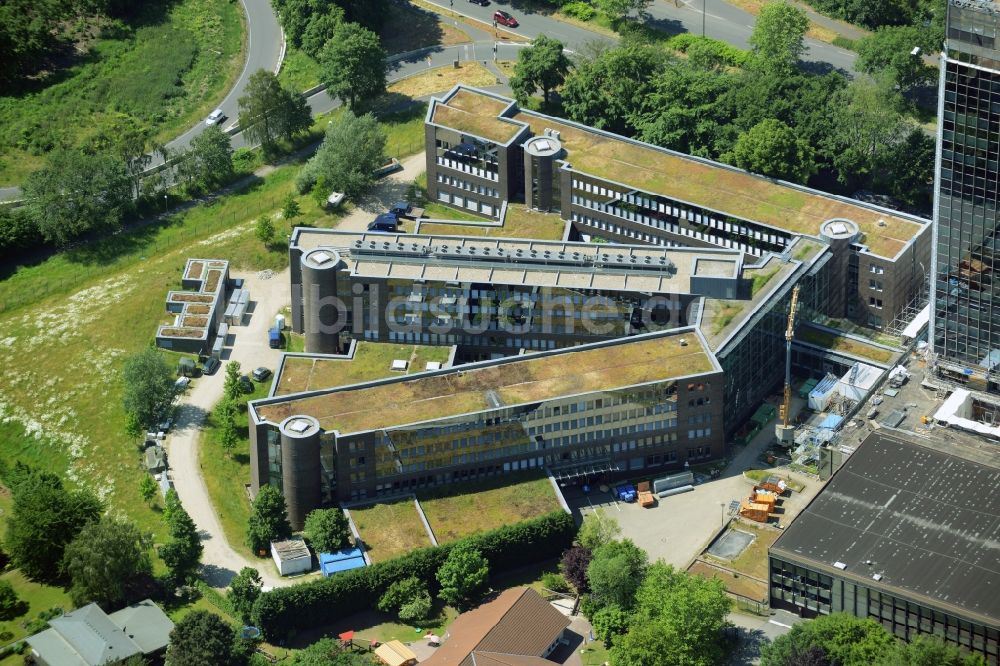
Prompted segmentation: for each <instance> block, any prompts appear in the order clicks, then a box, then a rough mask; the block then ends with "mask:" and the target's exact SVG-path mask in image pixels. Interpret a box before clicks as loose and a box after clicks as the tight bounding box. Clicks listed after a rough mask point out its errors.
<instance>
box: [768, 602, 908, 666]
mask: <svg viewBox="0 0 1000 666" xmlns="http://www.w3.org/2000/svg"><path fill="white" fill-rule="evenodd" d="M895 642H896V639H895V638H893V637H892V635H891V634H890V633H889V632H887V631H886V630H885V629H883V628H882V625H880V624H879V623H878V622H876V621H875V620H873V619H871V618H866V619H863V620H862V619H859V618H856V617H854V616H853V615H847V614H845V613H834V614H833V615H826V616H822V615H821V616H820V617H817V618H816V619H815V620H812V621H810V622H799V623H798V624H795V625H794V626H793V627H792V629H791V631H789V632H788V633H787V634H784V635H783V636H779V637H777V638H775V639H774V641H772V642H771V643H769V644H767V645H765V646H764V647H763V649H762V650H761V656H760V663H761V666H784V664H786V663H790V662H792V661H793V660H795V659H798V658H799V657H800V656H801V655H804V654H806V653H808V652H809V651H810V650H812V649H813V648H816V647H818V648H820V649H822V650H823V652H824V653H825V654H826V656H827V659H828V660H829V663H835V664H840V665H842V666H862V664H864V665H865V666H868V665H869V664H877V663H878V660H879V658H880V656H881V655H883V654H884V653H885V652H886V651H887V650H888V649H890V648H891V647H892V646H893V644H894V643H895Z"/></svg>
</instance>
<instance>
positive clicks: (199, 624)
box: [166, 610, 238, 666]
mask: <svg viewBox="0 0 1000 666" xmlns="http://www.w3.org/2000/svg"><path fill="white" fill-rule="evenodd" d="M234 638H235V634H234V632H233V628H232V627H230V626H229V625H228V624H226V622H225V621H224V620H223V619H222V618H221V617H219V616H218V615H216V614H215V613H209V612H208V611H203V610H196V611H192V612H190V613H188V614H187V615H185V616H184V617H183V618H182V619H181V621H180V622H178V623H177V624H176V625H175V626H174V629H173V631H171V632H170V643H169V645H168V646H167V658H166V666H204V664H214V665H217V666H237V663H238V662H237V660H236V659H235V658H234V655H233V639H234Z"/></svg>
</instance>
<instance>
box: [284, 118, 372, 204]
mask: <svg viewBox="0 0 1000 666" xmlns="http://www.w3.org/2000/svg"><path fill="white" fill-rule="evenodd" d="M385 141H386V137H385V132H384V130H383V129H382V126H381V125H379V123H378V121H377V120H376V119H375V116H373V115H372V114H370V113H366V114H365V115H363V116H355V115H354V113H352V112H351V110H350V109H346V110H344V111H343V112H342V113H341V114H339V115H338V116H337V117H336V118H334V120H333V122H331V123H330V124H329V125H327V127H326V134H325V136H324V137H323V143H322V144H320V147H319V149H318V150H317V151H316V154H315V155H313V157H312V158H311V159H310V160H309V162H308V163H307V164H306V166H305V167H303V169H302V172H301V173H300V174H299V176H298V179H297V181H296V184H297V186H298V188H299V190H300V191H302V192H306V191H308V190H309V189H311V188H312V187H313V186H314V185H315V184H316V183H317V182H319V181H320V180H322V182H323V183H324V188H325V189H324V190H323V191H322V192H320V194H321V195H322V196H323V197H324V198H325V197H326V195H327V193H329V192H330V191H331V190H332V191H334V192H343V193H345V194H346V195H347V196H349V197H357V196H359V195H361V194H363V193H364V192H365V190H367V189H368V188H369V187H370V186H371V184H372V183H373V182H374V180H375V179H374V176H372V172H373V171H374V170H375V169H377V168H378V167H380V166H382V165H383V164H384V163H385Z"/></svg>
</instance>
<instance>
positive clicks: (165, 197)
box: [163, 192, 169, 213]
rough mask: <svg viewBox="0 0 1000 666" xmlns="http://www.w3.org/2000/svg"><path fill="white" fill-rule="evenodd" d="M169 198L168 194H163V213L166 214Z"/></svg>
mask: <svg viewBox="0 0 1000 666" xmlns="http://www.w3.org/2000/svg"><path fill="white" fill-rule="evenodd" d="M168 196H169V195H168V194H167V193H166V192H164V193H163V212H164V213H166V212H167V197H168Z"/></svg>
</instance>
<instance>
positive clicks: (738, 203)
mask: <svg viewBox="0 0 1000 666" xmlns="http://www.w3.org/2000/svg"><path fill="white" fill-rule="evenodd" d="M426 132H427V134H426V141H427V146H428V152H427V175H428V196H429V197H430V198H432V199H433V200H435V201H438V202H440V203H443V204H445V205H450V206H453V207H456V208H462V209H463V210H472V211H473V212H475V211H476V207H477V206H481V204H479V203H474V204H473V205H472V206H471V207H470V204H469V198H470V196H471V197H472V198H473V199H475V198H476V196H478V194H477V188H478V187H479V186H480V183H479V182H478V181H474V179H473V178H472V177H470V171H469V168H468V165H467V164H466V161H467V160H466V161H463V158H462V156H463V155H466V154H468V155H480V154H486V155H490V156H494V155H495V156H496V157H495V162H496V164H497V165H500V164H504V165H507V168H506V169H504V168H497V169H495V170H488V169H484V167H483V166H482V163H481V162H477V164H478V165H479V166H477V167H476V169H477V171H475V172H474V173H472V176H475V177H478V175H477V174H479V172H480V171H484V170H485V171H488V174H489V178H494V179H493V180H491V181H490V182H491V183H492V185H491V187H492V189H493V191H495V192H496V193H497V196H496V197H494V198H492V199H491V203H490V210H491V211H492V215H491V216H492V217H496V211H497V209H496V205H497V204H502V202H503V200H504V199H503V197H504V196H506V197H507V200H523V201H525V202H526V203H527V205H528V206H529V207H531V208H535V209H538V210H545V211H553V212H559V214H560V215H561V216H562V218H563V219H565V220H568V221H570V222H571V223H572V229H573V234H574V237H575V238H582V239H584V240H589V239H591V238H597V239H603V240H607V241H613V242H617V243H649V244H654V245H661V246H667V247H723V248H728V249H734V250H738V251H741V252H743V253H745V254H747V255H748V256H752V257H760V256H763V255H765V254H766V253H769V252H776V253H782V252H784V251H785V250H786V249H787V248H788V247H789V246H790V245H791V244H792V243H793V241H794V239H796V238H798V237H802V236H809V237H814V238H822V239H823V240H825V241H827V242H828V243H829V244H830V245H831V247H832V249H833V252H834V257H835V262H836V264H837V268H838V273H839V274H842V275H846V276H847V277H848V279H846V280H838V281H837V282H835V283H831V284H830V285H829V286H830V288H831V290H830V292H829V294H828V297H827V298H826V299H825V300H824V304H823V305H824V313H825V314H828V315H829V316H831V317H849V318H851V319H853V320H854V321H857V322H859V323H861V324H863V325H866V326H872V327H875V328H882V327H885V326H887V325H888V324H890V322H892V321H893V320H894V318H895V317H897V316H898V315H900V314H901V313H902V312H903V311H904V310H905V309H906V307H907V306H908V305H910V304H912V302H913V301H914V300H915V299H917V298H919V297H920V295H921V294H923V293H925V291H926V290H925V288H926V282H927V275H928V271H929V267H930V255H931V229H930V225H929V224H927V222H926V221H925V220H922V219H920V218H917V217H913V216H910V215H906V214H903V213H899V212H896V211H891V210H888V209H884V208H880V207H878V206H874V205H870V204H867V203H864V202H861V201H856V200H853V199H846V198H843V197H837V196H834V195H829V194H825V193H822V192H818V191H815V190H810V189H809V188H805V187H801V186H799V185H795V184H792V183H785V182H781V181H775V180H773V179H769V178H764V177H761V176H756V175H754V174H750V173H747V172H745V171H742V170H739V169H736V168H733V167H730V166H728V165H724V164H720V163H716V162H712V161H710V160H705V159H702V158H696V157H692V156H688V155H682V154H680V153H676V152H674V151H669V150H666V149H662V148H658V147H656V146H652V145H649V144H645V143H642V142H639V141H634V140H632V139H628V138H625V137H621V136H617V135H614V134H610V133H608V132H603V131H601V130H597V129H594V128H590V127H586V126H584V125H580V124H577V123H572V122H570V121H567V120H563V119H558V118H553V117H550V116H545V115H543V114H538V113H535V112H531V111H525V110H522V109H519V108H518V107H517V105H516V103H515V102H514V101H513V100H509V99H507V98H504V97H501V96H498V95H495V94H493V93H488V92H485V91H480V90H475V89H471V88H466V87H462V86H459V87H456V88H455V89H454V90H453V91H452V92H450V93H449V94H448V95H446V96H445V97H444V98H443V99H441V100H432V101H431V105H430V107H429V109H428V113H427V123H426ZM442 151H443V152H442ZM476 159H479V158H476ZM491 159H493V158H492V157H491ZM515 165H520V170H518V168H516V166H515ZM505 177H506V178H509V179H510V180H509V181H507V182H505V181H504V179H505Z"/></svg>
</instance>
